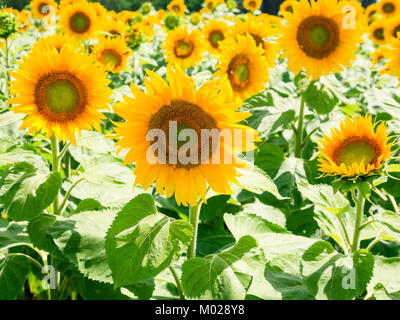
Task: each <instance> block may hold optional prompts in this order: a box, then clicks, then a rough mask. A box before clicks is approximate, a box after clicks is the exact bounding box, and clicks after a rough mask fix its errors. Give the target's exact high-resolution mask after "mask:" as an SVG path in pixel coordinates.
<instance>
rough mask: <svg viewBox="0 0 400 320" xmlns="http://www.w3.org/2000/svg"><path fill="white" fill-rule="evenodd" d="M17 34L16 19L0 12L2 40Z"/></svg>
mask: <svg viewBox="0 0 400 320" xmlns="http://www.w3.org/2000/svg"><path fill="white" fill-rule="evenodd" d="M16 32H17V25H16V22H15V17H14V16H12V15H11V14H9V13H7V12H4V11H0V38H1V39H7V38H8V37H9V36H11V35H12V34H14V33H16Z"/></svg>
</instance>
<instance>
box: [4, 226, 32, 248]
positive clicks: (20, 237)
mask: <svg viewBox="0 0 400 320" xmlns="http://www.w3.org/2000/svg"><path fill="white" fill-rule="evenodd" d="M24 244H30V240H29V237H28V235H27V233H26V222H8V221H6V220H2V219H0V250H5V249H7V248H10V247H14V246H19V245H24Z"/></svg>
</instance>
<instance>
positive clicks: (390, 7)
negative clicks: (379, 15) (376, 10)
mask: <svg viewBox="0 0 400 320" xmlns="http://www.w3.org/2000/svg"><path fill="white" fill-rule="evenodd" d="M382 9H383V12H385V13H392V12H393V11H394V10H395V9H396V7H395V6H394V4H393V3H391V2H387V3H385V4H384V5H383V7H382Z"/></svg>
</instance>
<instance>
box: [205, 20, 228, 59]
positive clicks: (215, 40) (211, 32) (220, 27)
mask: <svg viewBox="0 0 400 320" xmlns="http://www.w3.org/2000/svg"><path fill="white" fill-rule="evenodd" d="M201 31H202V33H203V35H204V38H205V39H206V40H207V41H206V42H207V44H208V49H209V50H210V52H213V53H218V52H219V48H218V47H219V43H220V42H221V41H222V40H224V39H226V38H227V37H228V36H229V33H230V29H229V27H228V25H227V24H226V23H225V22H223V21H220V20H211V21H210V22H209V23H208V24H205V25H204V26H203V28H202V30H201Z"/></svg>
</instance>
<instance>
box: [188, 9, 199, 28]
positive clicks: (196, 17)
mask: <svg viewBox="0 0 400 320" xmlns="http://www.w3.org/2000/svg"><path fill="white" fill-rule="evenodd" d="M200 21H201V16H200V14H198V13H197V12H195V13H192V15H191V16H190V23H191V24H193V25H195V26H197V25H198V24H199V23H200Z"/></svg>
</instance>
